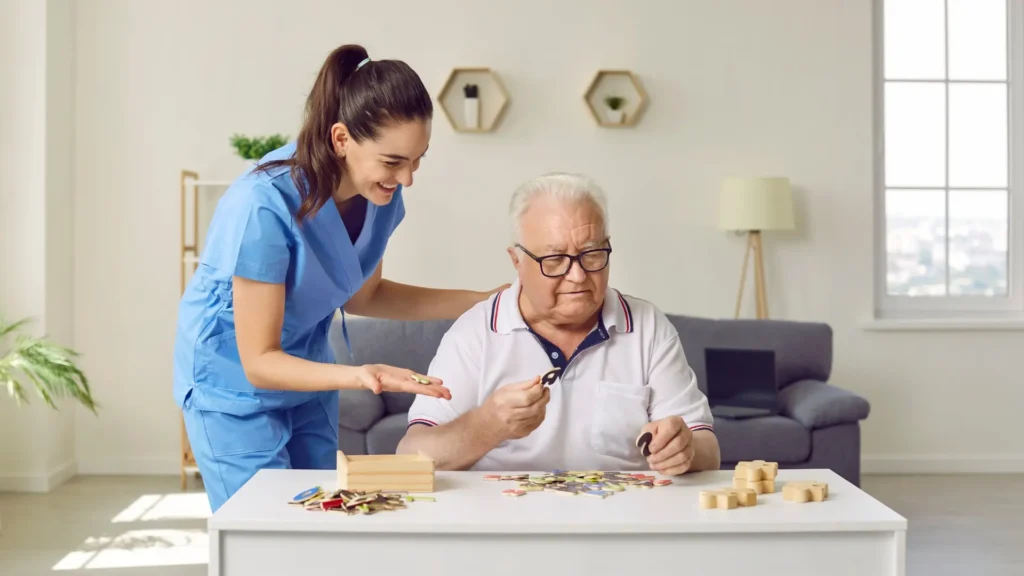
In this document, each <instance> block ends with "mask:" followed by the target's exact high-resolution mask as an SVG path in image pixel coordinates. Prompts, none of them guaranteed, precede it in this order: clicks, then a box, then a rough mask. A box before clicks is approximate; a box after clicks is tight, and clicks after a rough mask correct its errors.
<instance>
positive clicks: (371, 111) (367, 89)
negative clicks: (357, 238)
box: [259, 44, 433, 221]
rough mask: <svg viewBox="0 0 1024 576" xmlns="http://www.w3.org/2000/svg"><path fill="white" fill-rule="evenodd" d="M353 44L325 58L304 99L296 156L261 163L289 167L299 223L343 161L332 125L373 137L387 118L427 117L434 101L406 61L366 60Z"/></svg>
mask: <svg viewBox="0 0 1024 576" xmlns="http://www.w3.org/2000/svg"><path fill="white" fill-rule="evenodd" d="M368 58H369V56H368V54H367V52H366V49H365V48H363V47H362V46H359V45H357V44H346V45H344V46H340V47H338V48H336V49H334V51H332V52H331V53H330V55H328V56H327V59H326V60H325V61H324V63H323V66H321V67H320V72H319V73H318V74H317V77H316V81H315V82H314V83H313V88H312V90H310V93H309V97H308V98H307V99H306V109H305V118H304V120H303V124H302V129H301V130H299V135H298V137H297V138H296V142H295V156H294V158H289V159H286V160H277V161H272V162H267V163H266V164H262V165H260V167H259V169H260V170H268V169H270V168H273V167H274V166H280V165H287V166H291V167H292V180H293V181H294V182H295V186H296V188H298V190H299V195H300V197H301V198H302V202H301V204H300V205H299V209H298V211H297V213H296V218H297V219H298V220H299V221H301V220H303V219H305V218H306V217H307V216H310V215H312V214H315V213H316V212H317V211H318V210H320V208H322V207H323V206H324V204H326V203H327V202H328V201H330V200H331V198H332V197H333V195H334V191H335V190H337V188H338V185H339V183H340V182H341V178H342V175H343V171H344V165H345V163H344V160H343V159H342V158H340V157H338V155H337V154H336V153H335V152H334V146H333V143H332V141H331V127H332V126H333V125H334V124H335V123H336V122H341V123H343V124H345V126H346V127H347V128H348V132H349V134H350V135H351V137H352V138H353V139H354V140H355V141H357V142H360V141H363V140H365V139H373V138H376V136H377V134H378V131H379V129H380V128H381V127H382V126H383V125H384V124H385V123H387V122H392V121H395V122H401V121H411V120H429V119H430V118H432V117H433V105H432V103H431V100H430V95H429V94H428V93H427V90H426V87H425V86H424V85H423V82H422V81H421V80H420V78H419V76H418V75H417V74H416V73H415V72H414V71H413V70H412V69H411V68H409V66H408V65H407V64H405V63H404V62H401V61H397V60H381V61H376V62H374V61H367V60H368Z"/></svg>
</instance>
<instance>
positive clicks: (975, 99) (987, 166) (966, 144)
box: [949, 84, 1007, 188]
mask: <svg viewBox="0 0 1024 576" xmlns="http://www.w3.org/2000/svg"><path fill="white" fill-rule="evenodd" d="M1006 115H1007V112H1006V85H1005V84H950V86H949V185H950V186H954V187H960V188H963V187H971V186H984V187H993V188H1000V187H1005V186H1006V185H1007V183H1006V178H1007V175H1006V173H1007V118H1006Z"/></svg>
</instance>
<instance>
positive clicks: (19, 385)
mask: <svg viewBox="0 0 1024 576" xmlns="http://www.w3.org/2000/svg"><path fill="white" fill-rule="evenodd" d="M27 322H28V319H24V320H19V321H18V322H15V323H13V324H7V323H6V322H5V321H4V320H3V318H0V352H2V353H3V356H0V386H5V387H6V388H7V393H8V395H10V396H11V397H12V398H14V401H15V402H16V403H17V404H18V406H19V407H20V406H22V405H24V404H26V403H28V398H27V397H26V392H25V388H26V387H28V388H35V391H36V393H37V394H39V396H40V397H41V398H42V399H43V401H44V402H46V405H47V406H49V407H50V408H53V409H54V410H56V409H57V405H56V403H54V398H59V397H70V398H73V399H74V400H77V401H78V402H79V403H81V404H82V405H83V406H85V407H86V408H88V409H89V411H90V412H92V413H93V414H96V407H97V404H96V401H95V400H93V397H92V390H91V389H90V388H89V380H88V378H86V376H85V374H84V373H83V372H82V371H81V369H79V367H78V366H77V365H76V364H75V359H76V358H77V357H78V353H77V352H75V351H74V350H70V349H68V348H65V347H63V346H59V345H57V344H55V343H53V342H51V341H50V340H48V339H47V338H46V337H34V336H29V335H27V334H23V333H19V332H20V330H21V328H22V327H23V326H24V325H25V324H26V323H27ZM11 336H14V342H13V344H11V345H8V346H3V343H4V342H5V341H6V340H8V339H9V337H11Z"/></svg>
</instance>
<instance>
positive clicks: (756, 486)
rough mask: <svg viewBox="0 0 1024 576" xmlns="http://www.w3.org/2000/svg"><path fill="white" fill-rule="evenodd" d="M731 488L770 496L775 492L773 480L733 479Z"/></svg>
mask: <svg viewBox="0 0 1024 576" xmlns="http://www.w3.org/2000/svg"><path fill="white" fill-rule="evenodd" d="M732 487H733V488H735V489H737V490H744V489H748V490H753V491H754V492H756V493H757V494H772V493H774V492H775V480H745V479H743V478H733V479H732Z"/></svg>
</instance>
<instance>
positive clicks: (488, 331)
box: [398, 174, 720, 475]
mask: <svg viewBox="0 0 1024 576" xmlns="http://www.w3.org/2000/svg"><path fill="white" fill-rule="evenodd" d="M510 217H511V225H512V235H513V245H512V246H511V247H510V248H509V250H508V252H509V255H510V256H511V259H512V264H513V266H515V269H516V272H517V273H518V279H517V280H516V282H514V283H513V284H512V286H511V287H510V288H508V289H506V290H504V291H501V292H498V293H497V294H495V295H494V296H492V297H491V298H490V299H488V300H487V301H485V302H482V303H480V304H478V305H476V306H475V307H474V308H472V309H470V310H469V311H467V312H466V313H465V314H464V315H463V316H462V317H460V318H459V319H458V320H457V321H456V322H455V324H454V325H453V326H452V327H451V329H450V330H449V331H448V333H447V334H445V336H444V338H443V339H442V342H441V344H440V347H439V348H438V350H437V354H436V356H435V357H434V359H433V361H432V362H431V365H430V370H429V372H428V373H429V374H430V375H432V376H436V377H439V378H441V380H442V381H443V382H444V383H445V385H446V386H447V387H448V388H449V389H450V390H451V400H445V399H440V398H428V397H426V396H417V397H416V399H415V401H414V402H413V404H412V407H411V408H410V410H409V425H408V428H407V430H406V435H405V437H404V438H403V439H402V441H401V443H400V444H399V446H398V452H399V453H413V452H417V451H422V452H424V453H426V454H429V455H430V456H432V457H433V458H434V459H435V462H436V464H437V467H438V468H439V469H441V470H524V471H525V470H553V469H573V470H655V471H657V472H659V473H661V474H665V475H677V474H682V473H684V472H688V471H696V470H707V469H716V470H717V469H718V467H719V462H720V454H719V447H718V441H717V439H716V437H715V434H714V432H713V429H712V416H711V412H710V410H709V408H708V403H707V399H706V398H705V397H704V395H703V394H702V393H701V391H700V390H699V389H698V388H697V382H696V378H695V376H694V373H693V370H692V369H691V368H690V366H689V364H688V363H687V361H686V356H685V355H684V354H683V348H682V345H681V344H680V342H679V336H678V334H677V333H676V330H675V328H674V327H673V326H672V324H671V323H669V321H668V319H667V318H665V316H664V314H662V313H661V312H660V311H659V310H658V309H657V308H655V307H654V306H653V305H652V304H650V303H648V302H645V301H643V300H639V299H636V298H633V297H630V296H626V295H623V294H621V293H620V292H618V291H617V290H615V289H613V288H610V287H608V271H609V268H608V263H609V256H610V254H611V251H612V248H611V243H610V241H609V236H608V218H607V210H606V207H605V198H604V193H603V192H602V191H601V190H600V189H599V188H598V187H597V186H596V185H595V184H594V183H593V182H591V181H589V180H587V179H586V178H583V177H580V176H576V175H568V174H551V175H547V176H543V177H540V178H537V179H535V180H533V181H530V182H527V183H526V184H524V185H523V186H521V187H520V188H519V189H518V190H517V191H516V192H515V194H514V195H513V197H512V202H511V206H510ZM552 369H560V370H558V372H557V374H558V378H557V380H556V381H554V383H553V384H550V385H545V383H543V382H542V381H541V375H542V374H545V373H547V372H549V371H551V370H552ZM648 432H649V433H650V435H649V436H645V433H648ZM642 436H643V437H644V438H643V441H641V442H640V444H641V446H645V447H646V449H644V448H642V447H638V446H637V443H638V442H637V441H638V440H639V439H640V438H641V437H642ZM645 453H646V455H645Z"/></svg>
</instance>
